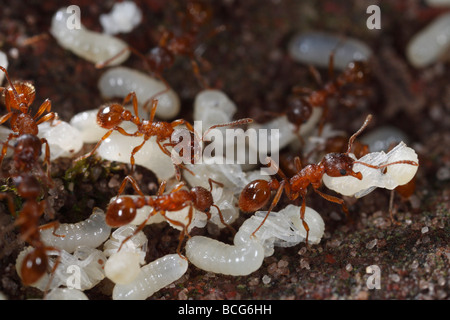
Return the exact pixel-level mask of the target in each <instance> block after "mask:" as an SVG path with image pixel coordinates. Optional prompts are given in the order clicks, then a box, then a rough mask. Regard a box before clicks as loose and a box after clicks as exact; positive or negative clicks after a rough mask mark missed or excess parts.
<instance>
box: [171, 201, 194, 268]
mask: <svg viewBox="0 0 450 320" xmlns="http://www.w3.org/2000/svg"><path fill="white" fill-rule="evenodd" d="M191 210H192V206H190V209H189V215H192V212H191ZM164 217H165V218H166V220H167V221H169V222H170V223H172V224H173V225H176V226H179V227H182V228H183V232H180V237H179V240H178V247H177V253H178V255H179V256H180V258H183V259H186V257H184V256H183V255H182V254H181V244H182V243H183V240H184V237H185V236H188V237H190V235H189V233H188V232H187V228H188V226H186V225H185V224H183V223H181V222H180V221H176V220H173V219H170V218H167V216H166V215H164ZM189 224H190V222H189Z"/></svg>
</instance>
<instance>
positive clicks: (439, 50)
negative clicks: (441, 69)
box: [406, 13, 450, 68]
mask: <svg viewBox="0 0 450 320" xmlns="http://www.w3.org/2000/svg"><path fill="white" fill-rule="evenodd" d="M449 48H450V13H446V14H443V15H441V16H439V17H438V18H436V19H435V20H434V21H433V22H431V23H430V24H429V25H428V26H426V27H425V29H423V30H422V31H420V32H419V33H417V34H416V35H414V36H413V37H412V39H411V40H410V41H409V43H408V45H407V47H406V57H407V58H408V60H409V62H410V63H411V64H412V65H413V66H414V67H416V68H423V67H427V66H429V65H431V64H433V63H435V62H437V61H438V60H439V59H440V58H441V57H443V56H445V53H448V50H449Z"/></svg>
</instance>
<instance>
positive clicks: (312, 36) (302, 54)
mask: <svg viewBox="0 0 450 320" xmlns="http://www.w3.org/2000/svg"><path fill="white" fill-rule="evenodd" d="M288 50H289V54H290V56H291V58H292V59H294V60H295V61H297V62H300V63H304V64H306V65H313V66H317V67H321V68H326V67H328V65H329V61H330V55H331V54H332V53H333V52H334V60H333V63H334V67H335V68H336V69H337V70H344V69H345V68H346V67H347V65H348V64H349V63H350V62H352V61H366V60H368V59H369V58H370V56H371V55H372V50H371V49H370V48H369V47H368V46H367V45H366V44H365V43H363V42H361V41H360V40H357V39H354V38H349V37H344V36H342V37H341V36H339V35H335V34H329V33H325V32H318V31H311V32H305V33H301V34H298V35H295V36H294V37H293V38H292V40H291V42H290V43H289V46H288Z"/></svg>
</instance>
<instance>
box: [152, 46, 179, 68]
mask: <svg viewBox="0 0 450 320" xmlns="http://www.w3.org/2000/svg"><path fill="white" fill-rule="evenodd" d="M174 61H175V59H174V57H173V54H172V53H171V52H170V51H169V50H168V49H167V48H166V47H165V46H158V47H154V48H153V49H151V50H150V53H149V55H148V64H149V65H150V69H152V70H154V71H155V72H156V73H158V74H161V73H162V72H163V71H164V69H165V68H168V67H170V66H172V65H173V63H174Z"/></svg>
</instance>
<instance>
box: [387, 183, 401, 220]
mask: <svg viewBox="0 0 450 320" xmlns="http://www.w3.org/2000/svg"><path fill="white" fill-rule="evenodd" d="M394 198H395V190H391V196H390V198H389V216H390V218H391V222H392V224H394V225H397V226H399V225H401V223H400V222H398V221H397V220H395V218H394Z"/></svg>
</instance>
